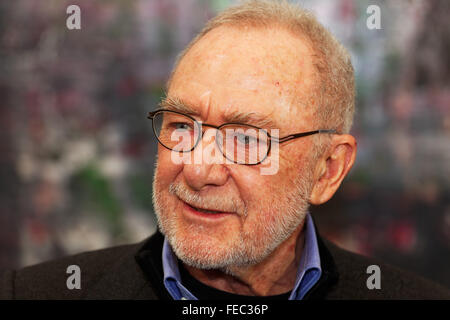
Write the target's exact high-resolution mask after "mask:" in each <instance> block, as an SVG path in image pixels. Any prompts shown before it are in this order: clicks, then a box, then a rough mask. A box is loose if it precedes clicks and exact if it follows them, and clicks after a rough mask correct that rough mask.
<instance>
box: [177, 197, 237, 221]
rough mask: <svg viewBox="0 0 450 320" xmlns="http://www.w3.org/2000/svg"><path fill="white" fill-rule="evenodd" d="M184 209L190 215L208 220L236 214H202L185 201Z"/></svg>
mask: <svg viewBox="0 0 450 320" xmlns="http://www.w3.org/2000/svg"><path fill="white" fill-rule="evenodd" d="M183 207H184V210H185V211H186V212H188V214H191V215H195V216H197V217H202V218H206V219H220V218H223V217H226V216H230V215H232V214H234V213H233V212H221V213H205V212H201V211H198V210H196V209H195V208H194V207H192V206H191V205H189V204H187V203H186V202H184V201H183Z"/></svg>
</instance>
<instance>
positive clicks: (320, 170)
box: [309, 134, 356, 205]
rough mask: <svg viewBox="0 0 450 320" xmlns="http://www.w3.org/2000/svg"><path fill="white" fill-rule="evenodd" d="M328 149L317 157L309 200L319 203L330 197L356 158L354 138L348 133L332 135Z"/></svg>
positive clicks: (312, 202) (315, 203)
mask: <svg viewBox="0 0 450 320" xmlns="http://www.w3.org/2000/svg"><path fill="white" fill-rule="evenodd" d="M332 139H333V140H332V143H331V146H330V148H329V149H328V151H326V152H325V153H324V155H323V156H322V157H321V158H320V159H319V161H318V162H317V165H316V170H315V174H314V181H315V184H314V187H313V190H312V192H311V196H310V198H309V202H310V203H311V204H314V205H319V204H322V203H325V202H327V201H328V200H330V199H331V197H332V196H333V195H334V193H335V192H336V191H337V189H338V188H339V186H340V185H341V182H342V180H344V178H345V176H346V175H347V173H348V172H349V171H350V169H351V168H352V166H353V163H354V162H355V158H356V140H355V138H354V137H353V136H351V135H349V134H341V135H334V136H333V137H332Z"/></svg>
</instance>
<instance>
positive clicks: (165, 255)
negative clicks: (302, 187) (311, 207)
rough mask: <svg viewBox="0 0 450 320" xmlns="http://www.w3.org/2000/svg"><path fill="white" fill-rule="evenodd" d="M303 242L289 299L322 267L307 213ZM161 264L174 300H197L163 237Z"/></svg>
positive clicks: (303, 291)
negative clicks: (185, 282) (185, 283)
mask: <svg viewBox="0 0 450 320" xmlns="http://www.w3.org/2000/svg"><path fill="white" fill-rule="evenodd" d="M303 232H304V234H305V243H304V247H303V251H302V256H301V258H300V264H299V268H298V270H297V278H296V281H295V285H294V289H293V290H292V292H291V295H290V297H289V300H301V299H303V297H304V296H305V294H306V293H307V292H308V291H309V290H310V289H311V288H312V287H313V286H314V284H315V283H316V282H317V281H318V280H319V278H320V276H321V274H322V269H321V266H320V255H319V246H318V243H317V237H316V230H315V228H314V223H313V220H312V218H311V216H310V214H309V213H308V214H307V215H306V223H305V227H304V229H303ZM162 265H163V271H164V286H165V287H166V289H167V291H168V292H169V293H170V295H171V296H172V298H173V299H175V300H197V298H196V297H195V296H194V295H193V294H192V293H191V292H189V290H188V289H187V288H186V287H184V286H183V284H182V283H181V276H180V271H179V268H178V259H177V257H176V256H175V253H174V252H173V250H172V247H171V246H170V244H169V242H168V241H167V239H165V238H164V244H163V250H162Z"/></svg>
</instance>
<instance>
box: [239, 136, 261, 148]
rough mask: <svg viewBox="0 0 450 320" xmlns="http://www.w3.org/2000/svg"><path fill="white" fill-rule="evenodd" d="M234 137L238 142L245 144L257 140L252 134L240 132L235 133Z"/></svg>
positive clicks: (252, 143) (247, 144)
mask: <svg viewBox="0 0 450 320" xmlns="http://www.w3.org/2000/svg"><path fill="white" fill-rule="evenodd" d="M236 138H237V140H238V141H239V143H242V144H244V145H246V146H250V145H254V144H255V143H256V142H257V141H258V139H257V138H255V137H253V136H250V135H247V134H240V133H237V134H236Z"/></svg>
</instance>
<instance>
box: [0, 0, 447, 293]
mask: <svg viewBox="0 0 450 320" xmlns="http://www.w3.org/2000/svg"><path fill="white" fill-rule="evenodd" d="M353 112H354V75H353V68H352V65H351V62H350V57H349V55H348V53H347V51H346V50H345V49H344V48H343V47H342V46H341V45H340V44H339V43H338V42H337V41H336V40H335V39H334V37H333V36H332V35H331V34H330V33H329V32H328V31H326V30H325V29H324V28H323V27H322V26H321V25H320V24H319V23H318V22H317V21H316V20H315V18H314V17H313V16H311V15H310V14H309V13H307V12H305V11H303V10H302V9H300V8H297V7H294V6H292V5H289V4H287V3H280V2H263V1H251V2H247V3H244V4H241V5H238V6H236V7H232V8H229V9H228V10H226V11H224V12H222V13H221V14H219V15H218V16H216V17H215V18H213V19H212V20H211V21H209V22H208V24H207V25H206V27H205V28H204V29H203V30H202V31H201V32H200V34H199V35H198V36H197V37H196V38H195V39H194V40H193V41H192V42H191V43H190V44H189V46H188V47H187V48H186V49H185V50H184V51H183V52H182V53H181V55H180V57H179V59H178V60H177V63H176V66H175V68H174V71H173V72H172V74H171V76H170V79H169V82H168V86H167V96H166V97H165V98H164V99H163V100H162V102H161V105H160V106H159V108H158V109H157V110H155V111H153V112H151V113H150V114H149V118H150V119H151V121H152V124H153V129H154V133H155V136H156V138H157V139H158V142H159V150H158V160H157V168H156V172H155V177H154V184H153V187H154V188H153V190H154V194H153V199H154V207H155V211H156V214H157V218H158V226H159V230H160V231H158V232H157V233H156V234H155V235H153V236H151V237H150V238H149V239H147V240H146V241H144V242H143V243H140V244H137V245H128V246H121V247H116V248H110V249H105V250H101V251H95V252H90V253H83V254H79V255H76V256H72V257H67V258H63V259H59V260H57V261H53V262H47V263H44V264H40V265H38V266H33V267H29V268H25V269H23V270H20V271H17V272H7V273H5V274H4V275H3V278H2V279H1V281H2V282H1V283H0V287H1V295H2V297H3V298H31V299H33V298H69V299H70V298H96V299H102V298H105V299H113V298H123V299H130V298H132V299H135V298H139V299H188V300H189V299H193V300H194V299H200V300H203V299H269V300H273V299H286V300H287V299H291V300H300V299H319V298H320V299H322V298H326V299H370V298H374V299H375V298H378V299H379V298H381V299H385V298H443V297H444V298H445V297H449V294H448V291H446V289H444V288H442V287H440V286H438V285H435V284H433V283H430V282H428V281H427V280H424V279H421V278H418V277H416V276H413V275H410V274H408V273H406V272H403V271H401V270H398V269H396V268H394V267H390V266H387V265H384V264H381V263H378V262H373V261H371V260H369V259H367V258H364V257H362V256H359V255H356V254H353V253H350V252H347V251H344V250H342V249H340V248H338V247H336V246H335V245H333V244H331V243H329V242H327V241H326V240H323V239H321V237H320V236H319V235H318V232H317V230H316V228H315V225H314V223H313V220H312V217H311V216H310V215H309V213H308V206H309V204H315V205H320V204H322V203H324V202H326V201H328V200H329V199H330V198H331V197H332V196H333V194H334V193H335V192H336V191H337V189H338V188H339V186H340V184H341V182H342V180H343V179H344V177H345V176H346V175H347V173H348V172H349V170H350V168H351V167H352V165H353V163H354V161H355V155H356V141H355V138H354V137H353V136H351V135H350V134H349V130H350V127H351V124H352V118H353ZM71 265H75V266H77V267H79V268H80V270H81V271H82V272H81V277H82V278H81V287H80V288H75V289H72V290H70V289H68V282H69V279H68V277H69V275H68V274H67V273H66V270H67V268H68V266H71ZM368 268H369V270H372V269H373V270H374V272H375V273H376V274H374V276H373V278H372V279H370V277H371V275H370V274H368V273H367V270H368ZM377 277H378V279H377Z"/></svg>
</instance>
